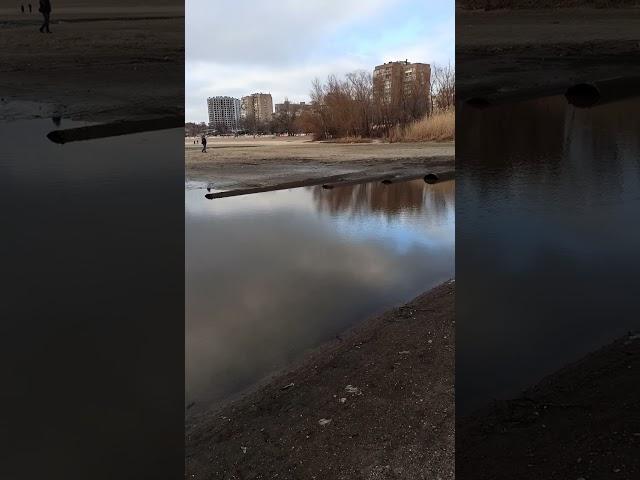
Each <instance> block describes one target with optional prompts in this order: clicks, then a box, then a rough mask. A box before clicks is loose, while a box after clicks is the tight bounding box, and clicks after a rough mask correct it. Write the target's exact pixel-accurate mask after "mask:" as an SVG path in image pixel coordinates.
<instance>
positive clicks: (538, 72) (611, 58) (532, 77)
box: [456, 7, 640, 101]
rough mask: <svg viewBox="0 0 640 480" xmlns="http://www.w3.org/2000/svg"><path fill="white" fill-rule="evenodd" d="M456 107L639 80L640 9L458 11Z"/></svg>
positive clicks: (586, 8)
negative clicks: (473, 101) (467, 102)
mask: <svg viewBox="0 0 640 480" xmlns="http://www.w3.org/2000/svg"><path fill="white" fill-rule="evenodd" d="M456 26H457V28H456V32H457V35H456V69H457V73H458V75H457V78H456V90H457V94H458V98H459V100H462V101H464V100H467V99H470V98H475V97H481V98H487V99H490V100H497V101H499V100H500V99H501V98H505V97H506V98H510V99H511V100H515V99H518V98H527V97H536V96H545V95H549V94H554V93H558V92H564V90H566V89H567V88H568V87H569V86H571V85H574V84H577V83H582V82H592V81H596V80H603V79H608V78H619V77H630V76H638V75H640V62H638V59H639V58H640V49H639V46H638V45H639V44H638V33H637V32H638V31H639V30H640V9H638V8H614V9H604V8H598V9H595V8H589V7H582V8H561V9H552V8H547V9H543V8H541V9H531V10H510V9H503V10H495V11H481V10H464V9H458V10H457V11H456Z"/></svg>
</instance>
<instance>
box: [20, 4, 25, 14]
mask: <svg viewBox="0 0 640 480" xmlns="http://www.w3.org/2000/svg"><path fill="white" fill-rule="evenodd" d="M20 11H21V12H22V13H24V5H20Z"/></svg>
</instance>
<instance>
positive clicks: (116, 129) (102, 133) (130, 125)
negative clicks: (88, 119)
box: [47, 116, 184, 144]
mask: <svg viewBox="0 0 640 480" xmlns="http://www.w3.org/2000/svg"><path fill="white" fill-rule="evenodd" d="M182 125H184V117H179V116H171V117H160V118H150V119H146V120H121V121H117V122H112V123H103V124H99V125H88V126H86V127H78V128H69V129H67V130H54V131H52V132H49V133H48V134H47V138H48V139H49V140H51V141H52V142H54V143H60V144H64V143H69V142H79V141H82V140H93V139H95V138H105V137H115V136H118V135H130V134H132V133H142V132H150V131H153V130H164V129H168V128H179V127H181V126H182Z"/></svg>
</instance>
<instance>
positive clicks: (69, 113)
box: [0, 0, 184, 122]
mask: <svg viewBox="0 0 640 480" xmlns="http://www.w3.org/2000/svg"><path fill="white" fill-rule="evenodd" d="M32 3H33V2H32ZM35 4H37V2H35V3H34V5H35ZM53 6H54V10H53V12H52V16H51V31H52V32H53V33H51V34H50V35H47V34H42V33H40V32H39V31H38V28H39V27H40V24H41V23H42V17H41V15H40V14H38V13H37V12H34V13H33V14H31V15H28V14H25V15H21V14H20V13H19V12H18V11H17V9H16V10H15V11H14V10H13V9H6V8H5V9H2V10H0V32H1V34H0V51H1V52H2V54H0V57H1V59H2V61H1V62H0V89H1V90H2V95H1V97H2V98H1V99H0V119H2V120H11V119H17V118H35V117H52V116H61V117H69V118H73V119H76V120H88V121H92V122H101V121H105V120H120V119H140V118H149V117H162V116H170V115H179V116H181V115H184V95H183V93H184V92H183V89H184V71H183V68H180V66H181V65H183V64H184V7H183V5H182V3H181V2H180V3H178V2H175V1H164V2H159V3H156V4H155V5H154V7H148V8H147V7H128V6H127V5H126V3H125V2H122V1H119V0H106V1H103V2H100V4H99V5H96V6H91V7H86V6H80V5H77V2H72V1H66V2H64V1H60V2H56V3H54V5H53Z"/></svg>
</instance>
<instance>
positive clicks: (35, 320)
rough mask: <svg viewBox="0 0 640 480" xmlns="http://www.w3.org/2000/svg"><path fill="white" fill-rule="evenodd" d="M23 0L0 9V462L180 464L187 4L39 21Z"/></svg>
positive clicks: (41, 470)
mask: <svg viewBox="0 0 640 480" xmlns="http://www.w3.org/2000/svg"><path fill="white" fill-rule="evenodd" d="M24 3H25V5H26V4H27V3H28V2H24ZM31 3H32V4H33V5H34V12H33V14H32V15H20V14H19V12H18V14H16V12H17V10H18V9H19V3H17V4H16V5H17V7H16V12H14V11H10V10H11V9H13V8H14V4H11V5H10V6H9V5H7V6H6V8H5V7H3V9H2V11H0V38H2V40H0V44H2V51H0V87H1V90H2V94H1V97H2V98H1V99H0V137H1V138H2V143H3V146H2V147H1V148H0V151H1V153H0V205H1V209H2V219H3V229H2V242H1V251H2V267H3V268H2V270H3V278H4V280H5V282H3V283H4V287H3V295H2V297H3V301H2V304H3V308H2V321H1V325H0V331H1V333H0V357H1V358H0V372H1V374H2V378H3V380H4V382H5V383H4V385H3V386H2V388H0V401H1V408H2V413H1V414H0V438H1V440H0V442H1V446H0V452H1V453H0V478H6V479H34V478H43V479H44V478H48V479H74V478H78V479H87V478H92V479H107V478H109V479H114V478H122V479H126V478H132V479H133V478H137V479H140V478H154V479H180V478H183V476H184V147H183V137H184V135H183V130H182V125H183V124H184V4H183V2H182V1H172V0H160V1H158V2H152V3H153V5H149V6H148V7H141V6H140V4H139V3H136V2H126V1H124V0H123V1H120V0H106V1H105V2H103V3H101V2H88V1H86V2H84V1H80V0H78V1H74V0H51V4H52V13H51V24H50V29H51V32H52V33H50V34H46V33H39V32H38V28H39V27H40V24H41V23H42V17H41V16H40V14H38V13H37V11H35V10H37V4H38V2H37V1H32V2H31ZM147 3H148V2H147ZM87 125H98V126H99V127H98V128H93V127H92V128H89V129H88V130H87V129H85V130H80V131H74V130H73V129H75V128H77V127H83V128H84V127H85V126H87ZM102 125H105V126H104V127H102ZM176 127H178V128H176ZM51 132H58V133H53V134H51V135H49V138H47V134H49V133H51ZM60 132H62V133H60ZM50 139H54V140H55V139H64V144H61V143H63V142H58V143H54V142H53V141H51V140H50Z"/></svg>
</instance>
